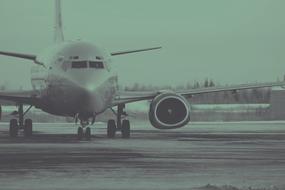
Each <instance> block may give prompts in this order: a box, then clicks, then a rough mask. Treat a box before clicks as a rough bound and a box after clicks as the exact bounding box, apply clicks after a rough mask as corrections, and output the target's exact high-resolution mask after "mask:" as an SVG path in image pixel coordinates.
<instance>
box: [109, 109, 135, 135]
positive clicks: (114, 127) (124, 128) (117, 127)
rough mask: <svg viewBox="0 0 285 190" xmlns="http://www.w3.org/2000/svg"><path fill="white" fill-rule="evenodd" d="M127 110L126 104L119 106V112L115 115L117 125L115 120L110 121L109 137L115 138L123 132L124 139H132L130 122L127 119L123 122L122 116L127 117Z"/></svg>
mask: <svg viewBox="0 0 285 190" xmlns="http://www.w3.org/2000/svg"><path fill="white" fill-rule="evenodd" d="M124 110H125V104H120V105H118V111H117V113H115V114H116V115H117V123H116V121H115V120H113V119H111V120H109V121H108V125H107V137H108V138H115V136H116V132H117V131H121V134H122V138H124V139H128V138H130V133H131V132H130V121H129V120H127V119H124V120H122V116H127V114H126V112H125V111H124Z"/></svg>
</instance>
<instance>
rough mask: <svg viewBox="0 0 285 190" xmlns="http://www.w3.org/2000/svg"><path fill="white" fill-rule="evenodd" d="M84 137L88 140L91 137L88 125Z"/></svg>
mask: <svg viewBox="0 0 285 190" xmlns="http://www.w3.org/2000/svg"><path fill="white" fill-rule="evenodd" d="M85 138H86V140H88V141H89V140H90V139H91V129H90V127H87V128H86V130H85Z"/></svg>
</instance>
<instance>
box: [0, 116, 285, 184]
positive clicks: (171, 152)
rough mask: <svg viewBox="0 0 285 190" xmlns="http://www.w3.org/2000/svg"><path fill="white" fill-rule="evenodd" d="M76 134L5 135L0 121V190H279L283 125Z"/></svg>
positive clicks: (59, 129) (100, 129) (45, 128)
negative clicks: (109, 135)
mask: <svg viewBox="0 0 285 190" xmlns="http://www.w3.org/2000/svg"><path fill="white" fill-rule="evenodd" d="M76 131H77V127H76V125H75V124H62V123H57V124H37V123H36V124H34V135H33V137H31V138H25V137H24V136H23V134H20V135H19V137H17V138H10V137H9V136H8V124H7V123H1V124H0V189H199V190H202V189H203V190H204V189H207V190H208V189H209V190H210V189H211V190H212V189H215V190H216V189H230V188H235V187H236V188H238V189H243V188H248V187H250V188H252V189H259V188H265V189H274V190H276V189H285V181H284V179H285V159H284V158H285V122H242V123H223V122H218V123H192V124H190V125H188V126H186V127H184V128H181V129H176V130H157V129H154V128H152V127H151V125H150V124H149V123H148V122H135V123H134V124H133V125H132V137H131V139H121V138H120V134H119V133H118V134H117V137H116V138H115V139H108V138H107V137H106V124H104V123H96V124H95V125H94V126H92V133H93V135H92V139H91V140H90V141H79V140H77V137H76V135H75V133H76ZM209 184H210V185H209Z"/></svg>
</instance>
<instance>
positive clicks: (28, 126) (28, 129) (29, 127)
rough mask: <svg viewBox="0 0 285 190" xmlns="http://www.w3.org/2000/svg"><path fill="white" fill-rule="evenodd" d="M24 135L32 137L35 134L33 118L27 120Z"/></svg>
mask: <svg viewBox="0 0 285 190" xmlns="http://www.w3.org/2000/svg"><path fill="white" fill-rule="evenodd" d="M24 135H25V137H31V136H32V135H33V121H32V120H31V119H26V120H25V124H24Z"/></svg>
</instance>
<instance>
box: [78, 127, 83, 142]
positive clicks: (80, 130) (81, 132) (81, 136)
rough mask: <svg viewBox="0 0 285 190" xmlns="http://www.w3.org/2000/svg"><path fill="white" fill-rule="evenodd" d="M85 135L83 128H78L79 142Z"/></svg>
mask: <svg viewBox="0 0 285 190" xmlns="http://www.w3.org/2000/svg"><path fill="white" fill-rule="evenodd" d="M83 135H84V133H83V128H82V127H78V129H77V138H78V140H82V138H83Z"/></svg>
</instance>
